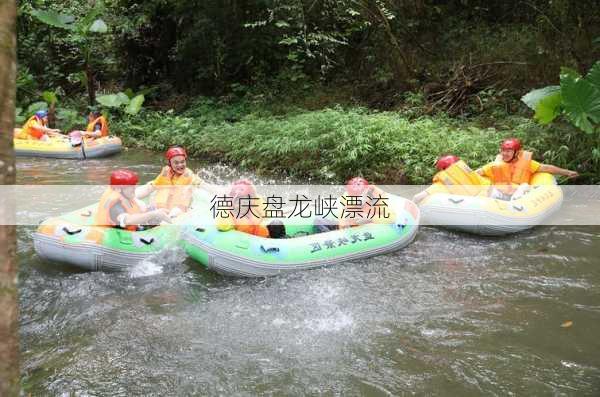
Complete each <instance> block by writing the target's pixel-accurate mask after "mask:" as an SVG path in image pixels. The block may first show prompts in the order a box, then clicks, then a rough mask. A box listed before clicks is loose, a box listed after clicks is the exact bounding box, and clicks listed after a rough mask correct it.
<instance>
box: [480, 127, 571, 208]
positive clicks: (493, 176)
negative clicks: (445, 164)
mask: <svg viewBox="0 0 600 397" xmlns="http://www.w3.org/2000/svg"><path fill="white" fill-rule="evenodd" d="M536 172H547V173H550V174H553V175H562V176H566V177H567V178H576V177H577V176H579V174H578V173H577V171H571V170H566V169H564V168H560V167H557V166H555V165H550V164H541V163H538V162H537V161H535V160H533V159H532V153H531V152H529V151H526V150H522V149H521V141H519V140H518V139H517V138H509V139H506V140H504V141H503V142H502V143H501V144H500V155H499V156H498V158H496V160H495V161H494V162H492V163H489V164H486V165H484V166H483V167H481V168H480V169H478V170H477V173H478V174H479V175H482V176H486V177H488V178H490V181H491V182H492V185H493V186H492V190H491V193H490V197H492V198H495V199H500V200H516V199H518V198H520V197H522V196H523V195H524V194H525V193H527V192H528V191H529V189H530V186H529V179H530V178H531V175H533V174H534V173H536Z"/></svg>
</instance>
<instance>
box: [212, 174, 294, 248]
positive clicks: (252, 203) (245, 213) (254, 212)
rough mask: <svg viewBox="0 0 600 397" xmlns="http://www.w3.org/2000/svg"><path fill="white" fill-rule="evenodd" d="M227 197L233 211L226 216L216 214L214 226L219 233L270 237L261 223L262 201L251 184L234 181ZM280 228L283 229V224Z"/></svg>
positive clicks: (247, 181) (266, 228)
mask: <svg viewBox="0 0 600 397" xmlns="http://www.w3.org/2000/svg"><path fill="white" fill-rule="evenodd" d="M229 196H230V197H231V198H232V200H231V201H232V204H233V210H229V212H228V213H227V215H222V214H218V216H217V218H216V225H217V229H218V230H219V231H221V232H226V231H229V230H234V229H235V230H238V231H240V232H244V233H249V234H252V235H255V236H259V237H271V235H270V233H269V228H268V227H267V225H265V224H264V223H263V221H262V219H263V217H264V211H263V210H264V200H263V198H262V197H260V196H259V195H258V193H257V192H256V187H255V186H254V185H253V184H252V182H250V181H249V180H248V179H240V180H238V181H235V182H234V183H233V184H232V186H231V190H230V191H229ZM244 198H245V199H246V202H245V203H244V205H241V200H242V199H244ZM281 226H282V227H283V224H281ZM284 234H285V232H284ZM282 237H283V236H282ZM278 238H279V236H278Z"/></svg>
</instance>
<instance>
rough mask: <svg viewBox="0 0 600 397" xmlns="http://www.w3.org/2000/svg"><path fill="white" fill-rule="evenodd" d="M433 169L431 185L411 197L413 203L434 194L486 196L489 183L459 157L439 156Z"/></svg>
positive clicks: (450, 155)
mask: <svg viewBox="0 0 600 397" xmlns="http://www.w3.org/2000/svg"><path fill="white" fill-rule="evenodd" d="M435 167H436V168H437V170H438V172H437V173H436V174H435V175H434V176H433V181H432V182H433V183H432V185H431V186H429V187H428V188H427V189H425V190H424V191H422V192H421V193H418V194H416V195H415V196H414V197H413V201H414V202H415V203H419V202H421V201H423V199H425V197H427V196H429V195H432V194H436V193H450V194H459V195H463V196H477V195H487V191H488V186H489V182H488V181H487V180H486V179H484V178H482V177H481V176H479V174H477V172H475V171H473V170H472V169H471V168H470V167H469V166H468V165H467V164H466V163H465V162H464V161H462V160H461V159H460V158H459V157H457V156H454V155H452V154H448V155H444V156H441V157H440V158H438V160H437V162H436V163H435Z"/></svg>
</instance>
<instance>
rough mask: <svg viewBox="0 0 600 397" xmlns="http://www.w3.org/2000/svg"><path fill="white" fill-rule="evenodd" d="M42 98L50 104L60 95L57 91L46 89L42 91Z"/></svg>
mask: <svg viewBox="0 0 600 397" xmlns="http://www.w3.org/2000/svg"><path fill="white" fill-rule="evenodd" d="M42 99H43V100H44V101H46V103H47V104H48V105H52V104H53V103H56V101H57V100H58V97H57V96H56V93H54V92H52V91H44V92H43V93H42Z"/></svg>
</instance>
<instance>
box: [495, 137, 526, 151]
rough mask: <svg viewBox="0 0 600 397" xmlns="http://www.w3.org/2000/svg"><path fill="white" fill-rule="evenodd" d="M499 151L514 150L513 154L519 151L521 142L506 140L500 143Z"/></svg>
mask: <svg viewBox="0 0 600 397" xmlns="http://www.w3.org/2000/svg"><path fill="white" fill-rule="evenodd" d="M500 149H502V150H514V151H515V152H517V151H519V150H520V149H521V141H520V140H518V139H517V138H508V139H505V140H504V141H502V144H501V145H500Z"/></svg>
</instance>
